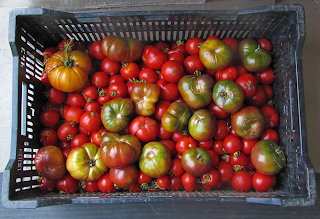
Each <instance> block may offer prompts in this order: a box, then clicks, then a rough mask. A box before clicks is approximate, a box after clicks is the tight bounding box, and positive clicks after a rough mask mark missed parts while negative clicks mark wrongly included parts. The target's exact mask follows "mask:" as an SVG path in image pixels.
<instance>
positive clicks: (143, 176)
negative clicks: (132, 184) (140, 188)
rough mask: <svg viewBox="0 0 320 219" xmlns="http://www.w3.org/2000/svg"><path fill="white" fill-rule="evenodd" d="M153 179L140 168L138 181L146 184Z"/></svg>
mask: <svg viewBox="0 0 320 219" xmlns="http://www.w3.org/2000/svg"><path fill="white" fill-rule="evenodd" d="M151 181H152V178H151V177H150V176H147V175H146V174H144V173H143V172H142V171H141V170H139V174H138V179H137V182H138V183H139V184H140V185H142V184H146V183H151Z"/></svg>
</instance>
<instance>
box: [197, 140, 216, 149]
mask: <svg viewBox="0 0 320 219" xmlns="http://www.w3.org/2000/svg"><path fill="white" fill-rule="evenodd" d="M198 145H199V147H201V148H203V149H206V150H210V149H212V147H213V140H212V139H209V140H206V141H198Z"/></svg>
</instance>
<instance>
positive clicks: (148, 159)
mask: <svg viewBox="0 0 320 219" xmlns="http://www.w3.org/2000/svg"><path fill="white" fill-rule="evenodd" d="M139 167H140V170H141V171H142V172H143V173H144V174H146V175H147V176H149V177H152V178H158V177H160V176H163V175H164V174H166V173H167V172H168V171H169V170H170V167H171V156H170V151H169V150H168V148H167V147H166V146H164V145H163V144H161V143H160V142H156V141H153V142H149V143H147V144H146V145H145V146H144V147H143V149H142V152H141V156H140V160H139Z"/></svg>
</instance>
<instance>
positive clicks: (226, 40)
mask: <svg viewBox="0 0 320 219" xmlns="http://www.w3.org/2000/svg"><path fill="white" fill-rule="evenodd" d="M222 42H224V43H226V44H228V45H229V46H230V48H231V49H232V52H233V54H237V52H238V46H239V43H238V41H237V40H236V39H234V38H232V37H227V38H224V39H222Z"/></svg>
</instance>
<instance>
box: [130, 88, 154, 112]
mask: <svg viewBox="0 0 320 219" xmlns="http://www.w3.org/2000/svg"><path fill="white" fill-rule="evenodd" d="M159 97H160V88H159V87H158V86H157V85H156V84H150V83H136V84H135V85H133V87H132V91H131V100H132V102H133V103H134V104H135V110H136V113H137V114H138V115H140V116H151V115H152V114H153V113H154V112H155V111H156V103H157V102H158V100H159Z"/></svg>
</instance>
